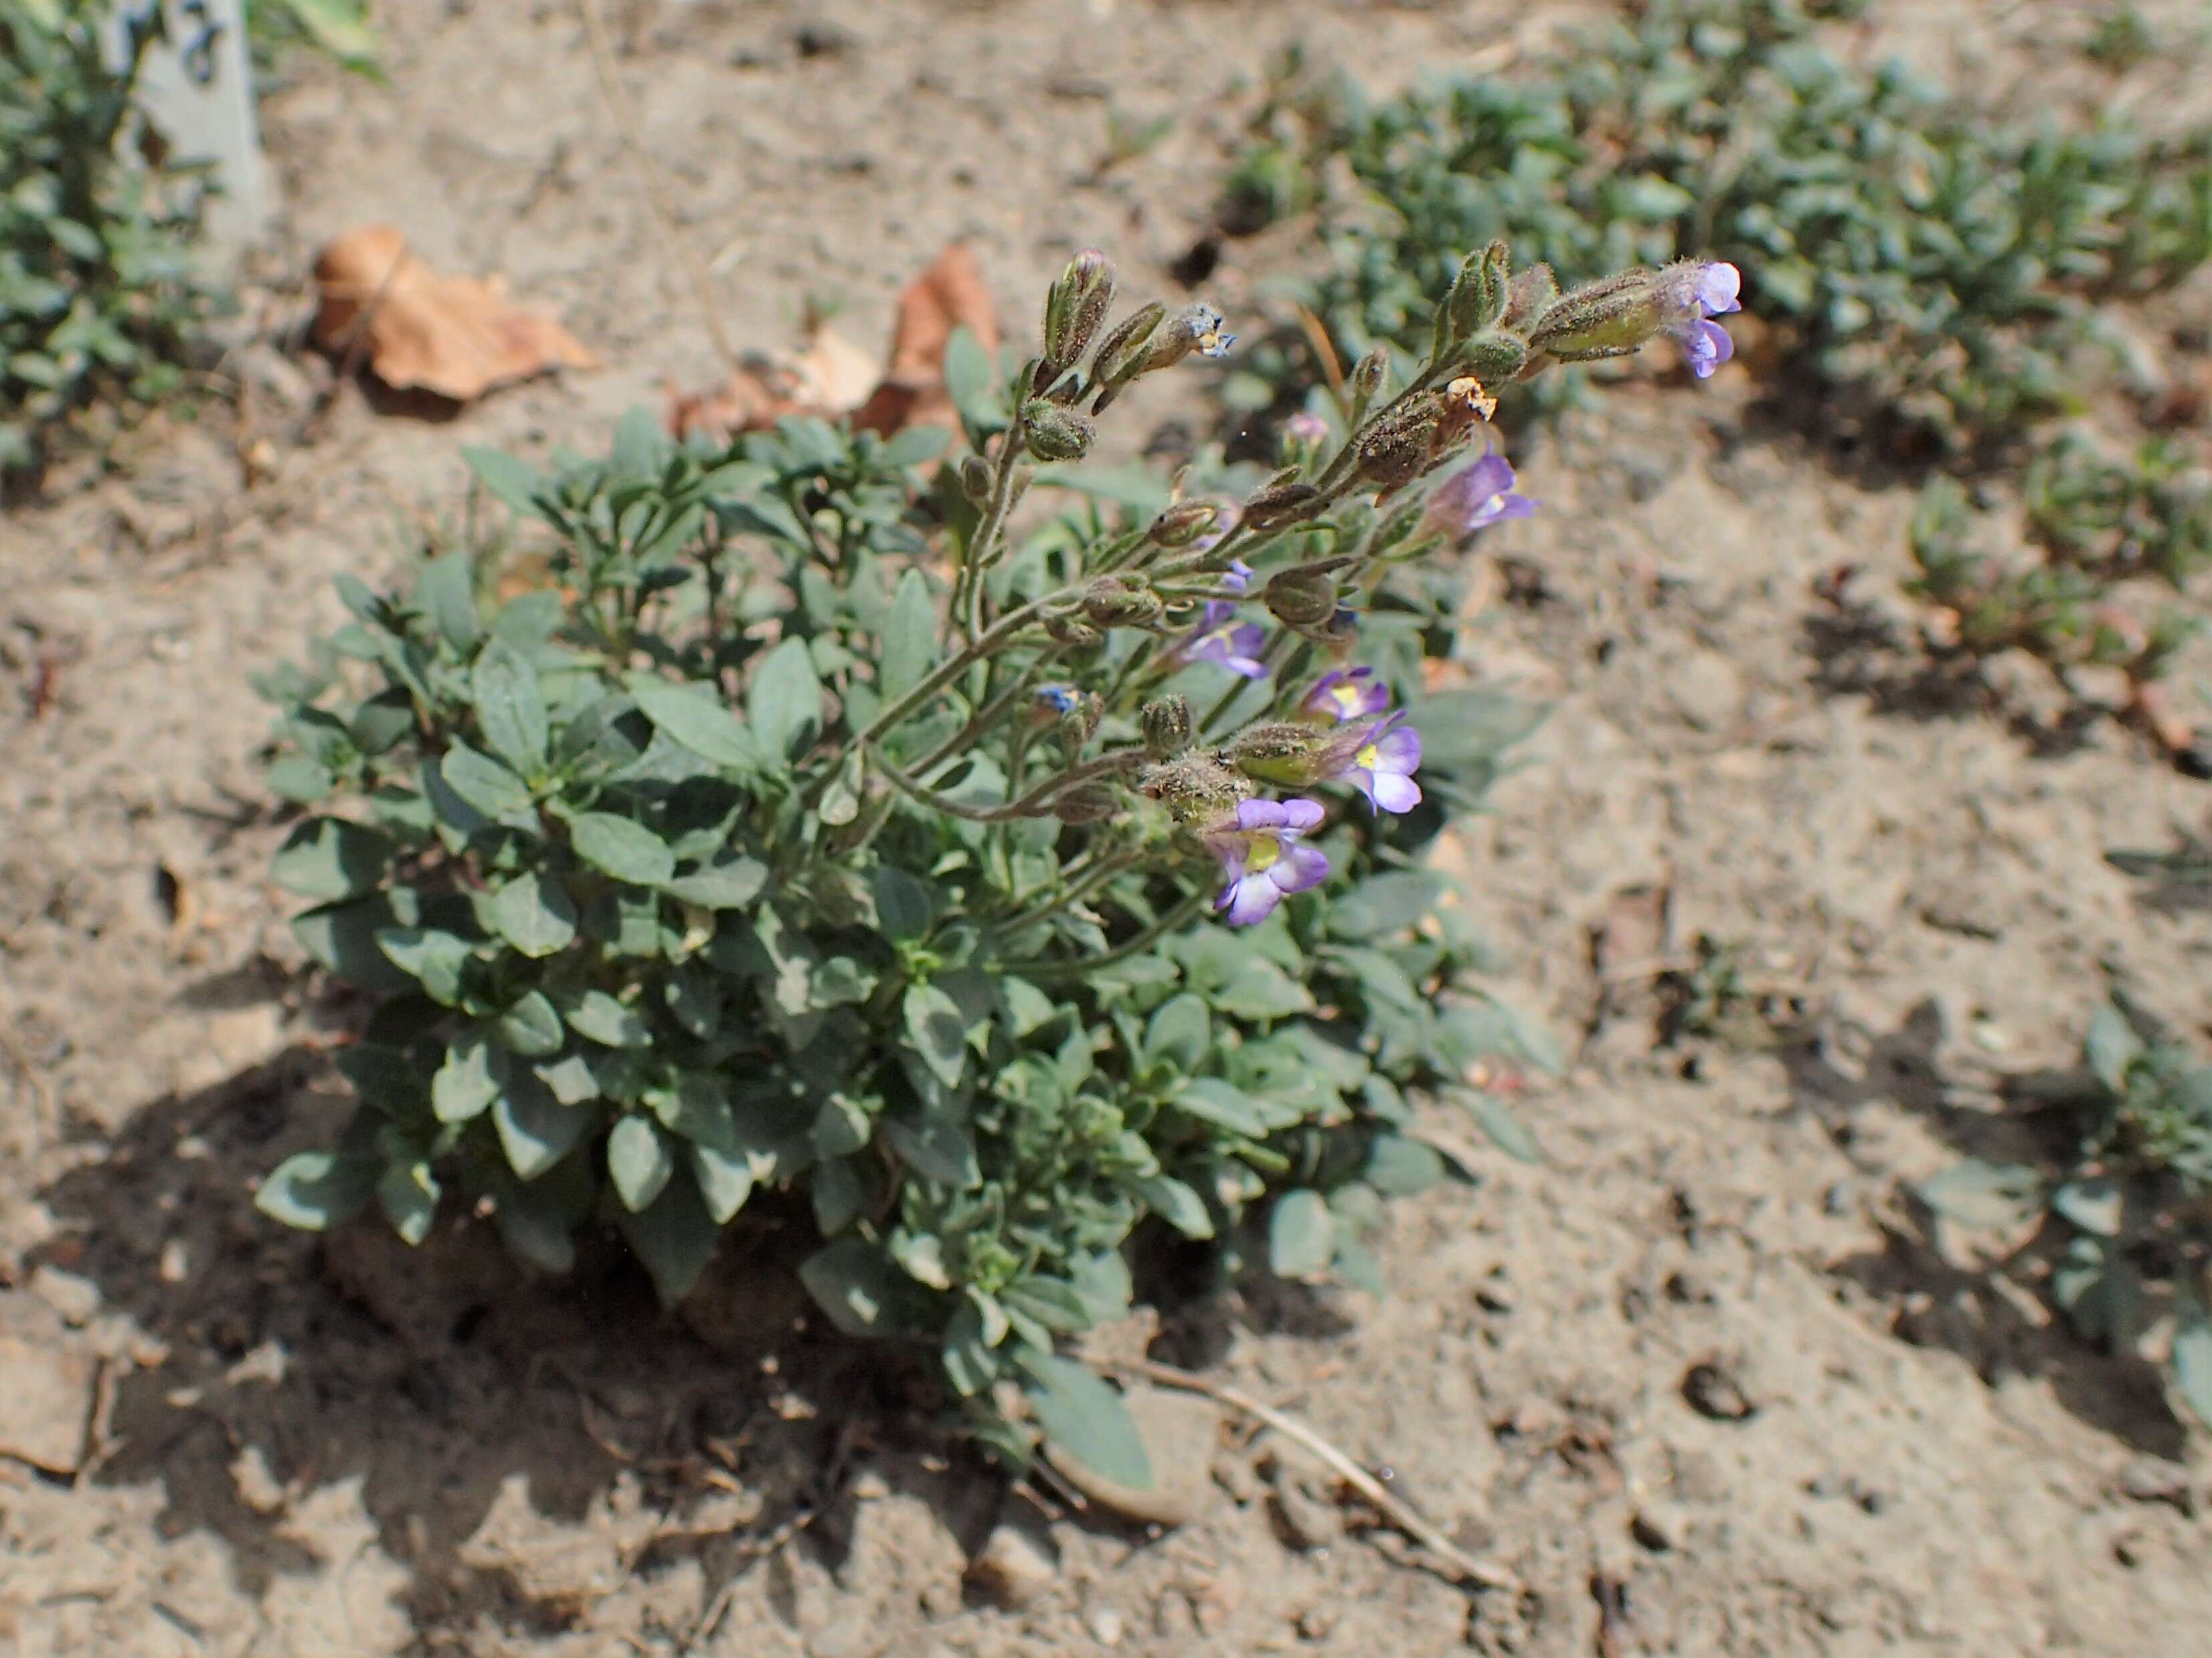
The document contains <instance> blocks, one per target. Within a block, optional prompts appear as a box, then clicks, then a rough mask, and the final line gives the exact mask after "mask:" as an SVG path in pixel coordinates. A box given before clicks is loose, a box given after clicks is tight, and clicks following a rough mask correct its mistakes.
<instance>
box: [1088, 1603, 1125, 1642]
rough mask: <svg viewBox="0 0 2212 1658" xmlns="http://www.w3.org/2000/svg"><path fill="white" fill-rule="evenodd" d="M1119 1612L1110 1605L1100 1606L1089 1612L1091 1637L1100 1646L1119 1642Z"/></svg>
mask: <svg viewBox="0 0 2212 1658" xmlns="http://www.w3.org/2000/svg"><path fill="white" fill-rule="evenodd" d="M1121 1634H1122V1629H1121V1613H1120V1612H1116V1611H1115V1610H1114V1609H1113V1607H1111V1606H1101V1607H1099V1608H1098V1610H1097V1611H1096V1612H1092V1613H1091V1639H1092V1640H1094V1641H1096V1642H1097V1643H1098V1644H1099V1645H1100V1646H1102V1647H1118V1646H1120V1645H1121Z"/></svg>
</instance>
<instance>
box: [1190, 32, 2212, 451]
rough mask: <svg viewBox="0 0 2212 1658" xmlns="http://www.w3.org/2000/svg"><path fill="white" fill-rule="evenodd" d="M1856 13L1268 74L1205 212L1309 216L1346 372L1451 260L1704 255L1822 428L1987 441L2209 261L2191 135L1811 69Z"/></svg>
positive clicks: (2065, 386)
mask: <svg viewBox="0 0 2212 1658" xmlns="http://www.w3.org/2000/svg"><path fill="white" fill-rule="evenodd" d="M1854 9H1856V8H1854V7H1850V6H1845V5H1828V6H1825V7H1823V6H1818V5H1813V6H1802V5H1800V4H1799V3H1797V0H1652V3H1650V4H1649V5H1647V6H1645V7H1644V8H1643V9H1642V10H1641V14H1640V15H1639V16H1638V18H1637V20H1636V21H1634V22H1633V23H1632V24H1619V25H1614V26H1612V27H1607V28H1604V29H1601V30H1599V31H1596V32H1595V33H1590V34H1589V35H1587V36H1586V37H1585V38H1584V39H1581V40H1580V41H1578V42H1577V45H1576V46H1575V47H1574V48H1573V49H1572V50H1571V51H1570V52H1567V53H1565V54H1564V55H1563V56H1561V57H1559V58H1554V59H1551V60H1547V61H1541V62H1539V63H1537V64H1534V66H1533V67H1531V68H1530V69H1529V70H1527V71H1526V72H1523V73H1519V74H1515V75H1511V76H1483V77H1480V78H1476V79H1466V80H1449V81H1443V82H1439V83H1437V84H1435V85H1432V86H1429V87H1425V88H1418V89H1416V90H1413V91H1412V92H1409V93H1407V94H1404V95H1402V96H1400V97H1395V98H1391V99H1388V100H1381V101H1370V100H1368V99H1366V98H1365V97H1364V96H1363V95H1362V94H1361V93H1360V92H1359V90H1358V88H1357V87H1356V86H1353V85H1352V84H1350V83H1349V82H1343V81H1338V82H1333V83H1327V84H1320V85H1316V83H1315V82H1313V81H1312V79H1311V78H1310V76H1307V75H1305V74H1304V72H1303V70H1301V69H1300V68H1299V67H1297V66H1296V65H1293V66H1292V67H1291V69H1289V70H1286V71H1285V75H1284V76H1282V77H1281V79H1280V80H1279V83H1278V85H1277V87H1276V89H1275V91H1274V94H1273V97H1272V98H1271V99H1270V100H1269V101H1268V103H1267V106H1266V107H1265V108H1264V109H1263V111H1262V112H1261V115H1260V117H1259V118H1258V121H1257V124H1256V125H1257V131H1258V133H1259V137H1258V138H1257V140H1256V142H1255V143H1254V144H1253V145H1252V146H1251V147H1250V148H1249V149H1248V151H1247V152H1246V153H1245V155H1243V157H1242V159H1241V160H1240V161H1239V162H1238V164H1237V167H1236V168H1235V170H1234V171H1233V173H1232V174H1231V180H1230V185H1229V191H1230V197H1231V213H1232V216H1233V217H1234V218H1235V219H1237V220H1238V221H1241V222H1246V223H1251V222H1265V221H1267V220H1269V219H1273V218H1276V217H1279V216H1283V215H1285V214H1287V213H1290V212H1293V211H1304V210H1313V211H1315V212H1316V213H1317V214H1318V216H1319V218H1320V223H1321V231H1322V240H1323V241H1324V244H1325V246H1326V249H1327V269H1326V270H1325V271H1324V272H1323V274H1322V276H1320V277H1319V279H1318V280H1317V282H1316V283H1315V284H1314V286H1313V288H1311V290H1310V293H1309V294H1307V295H1305V296H1304V297H1305V299H1306V301H1307V303H1308V304H1309V307H1310V309H1312V310H1313V311H1314V312H1315V313H1316V314H1317V315H1318V316H1319V317H1320V318H1321V319H1322V322H1323V323H1324V325H1326V326H1327V328H1328V331H1329V332H1330V334H1331V335H1332V336H1333V337H1334V339H1335V340H1336V341H1337V342H1338V343H1340V346H1341V347H1342V348H1343V349H1344V350H1345V352H1346V355H1358V354H1359V353H1361V352H1364V351H1365V350H1367V349H1369V348H1370V347H1371V346H1373V345H1375V344H1376V343H1387V344H1389V345H1391V346H1393V347H1395V348H1396V349H1401V350H1416V349H1419V346H1420V345H1421V343H1422V341H1421V330H1422V328H1423V327H1424V326H1425V322H1426V314H1427V313H1426V310H1425V306H1424V305H1423V303H1422V299H1423V295H1425V294H1426V293H1429V292H1432V291H1434V288H1435V285H1436V283H1437V282H1438V280H1439V279H1440V278H1441V276H1443V275H1445V274H1447V273H1448V272H1449V265H1450V263H1451V261H1452V258H1453V253H1452V250H1454V249H1455V248H1462V247H1467V246H1475V245H1479V244H1480V243H1481V242H1483V241H1486V240H1489V239H1490V238H1492V237H1493V236H1502V237H1504V238H1506V239H1508V240H1510V241H1511V242H1512V243H1513V245H1514V246H1516V247H1518V248H1522V249H1523V250H1524V251H1526V252H1528V253H1529V254H1530V255H1532V256H1533V257H1534V258H1538V259H1541V260H1544V261H1546V262H1547V263H1549V264H1551V265H1552V266H1553V269H1554V270H1557V271H1558V272H1559V276H1561V278H1562V279H1563V280H1565V281H1569V282H1581V281H1586V280H1589V279H1590V278H1592V277H1595V276H1599V275H1601V274H1602V273H1603V272H1605V271H1607V270H1618V269H1620V268H1621V267H1622V266H1624V265H1628V264H1638V263H1643V264H1656V263H1659V262H1661V261H1663V260H1666V259H1670V258H1674V257H1676V256H1677V251H1678V250H1679V249H1680V248H1683V247H1697V248H1711V250H1712V251H1713V253H1714V254H1715V256H1716V257H1718V258H1724V259H1729V260H1732V261H1733V262H1735V264H1738V265H1740V266H1741V268H1742V269H1743V270H1744V272H1745V276H1746V292H1745V300H1746V304H1747V306H1748V307H1749V308H1750V309H1751V310H1752V311H1753V312H1754V313H1757V314H1758V315H1759V316H1760V317H1761V318H1762V319H1765V320H1766V321H1768V322H1770V323H1771V324H1773V325H1775V326H1776V328H1777V329H1778V331H1779V334H1780V336H1781V344H1782V346H1783V349H1784V351H1785V352H1786V353H1787V354H1788V355H1789V356H1790V360H1791V361H1792V364H1793V367H1795V368H1796V369H1798V370H1799V371H1801V374H1800V378H1801V379H1802V378H1804V377H1806V376H1807V375H1809V378H1810V380H1811V381H1812V384H1813V385H1814V386H1815V387H1816V388H1817V390H1818V392H1819V396H1820V399H1821V402H1822V406H1823V408H1824V409H1825V410H1827V411H1828V413H1829V414H1830V415H1831V416H1843V417H1847V418H1853V419H1857V418H1863V417H1866V416H1880V417H1881V418H1884V419H1890V420H1896V419H1903V420H1905V421H1906V422H1911V423H1912V424H1914V425H1915V426H1917V427H1918V428H1922V429H1924V430H1926V431H1929V432H1930V433H1932V434H1936V436H1938V437H1940V438H1941V439H1942V440H1943V441H1944V442H1946V443H1948V444H1949V445H1952V446H1967V445H1972V444H1973V443H1975V442H1976V441H1978V440H1984V439H1988V438H1990V437H1995V438H1996V439H1998V440H2002V439H2003V438H2005V437H2006V436H2007V435H2008V434H2009V433H2010V432H2011V431H2012V430H2013V428H2016V427H2018V426H2019V425H2021V423H2022V422H2029V421H2033V420H2036V419H2039V418H2042V417H2044V416H2048V415H2051V414H2053V413H2057V412H2058V411H2061V410H2065V409H2068V408H2069V407H2072V406H2075V404H2076V403H2077V402H2078V394H2077V389H2076V387H2077V381H2078V379H2079V376H2080V374H2081V369H2080V367H2079V365H2078V363H2077V361H2076V359H2077V358H2078V357H2079V356H2080V355H2081V354H2082V353H2084V352H2085V351H2087V350H2090V349H2093V344H2094V342H2095V337H2096V312H2097V307H2098V306H2099V305H2100V304H2101V303H2103V302H2105V301H2108V300H2110V299H2112V298H2114V297H2116V296H2121V295H2141V294H2143V293H2147V292H2150V291H2154V290H2155V289H2158V288H2163V287H2166V286H2168V285H2170V284H2172V283H2173V282H2177V281H2179V279H2181V278H2182V277H2184V276H2187V275H2188V274H2189V273H2190V272H2191V270H2195V269H2196V268H2197V267H2198V266H2200V265H2201V264H2203V263H2204V262H2205V260H2206V259H2207V258H2212V134H2205V133H2198V134H2195V135H2192V136H2191V137H2187V138H2185V139H2179V140H2162V139H2154V138H2150V137H2146V136H2144V135H2143V134H2142V133H2140V132H2137V131H2133V130H2131V129H2130V128H2128V127H2125V126H2124V125H2119V124H2118V123H2117V122H2106V123H2102V124H2100V125H2097V126H2095V127H2093V129H2091V130H2089V131H2080V132H2069V131H2060V130H2057V129H2056V128H2055V127H2054V126H2052V125H2050V124H2048V123H2038V124H2033V125H2017V124H2005V123H2001V122H1996V121H1992V120H1990V119H1989V118H1986V117H1985V116H1984V115H1982V114H1980V113H1978V112H1975V111H1973V110H1972V109H1970V108H1966V107H1964V106H1961V105H1960V103H1959V102H1958V101H1957V100H1955V99H1954V98H1953V97H1952V96H1950V95H1949V94H1948V93H1947V92H1946V91H1945V90H1944V89H1942V88H1939V87H1936V86H1933V85H1931V84H1929V83H1928V82H1925V81H1923V80H1921V79H1919V78H1917V77H1916V76H1913V75H1911V73H1909V72H1908V71H1906V70H1905V69H1904V68H1902V67H1901V66H1899V65H1897V64H1883V65H1881V66H1879V67H1875V68H1872V69H1865V68H1861V67H1859V66H1857V64H1852V63H1850V62H1849V61H1847V60H1845V59H1843V58H1838V57H1835V56H1832V55H1831V54H1830V53H1829V52H1826V51H1825V50H1823V49H1822V47H1821V46H1820V42H1819V39H1818V38H1817V33H1816V20H1817V18H1818V17H1819V16H1821V15H1836V14H1838V13H1840V12H1848V11H1851V10H1854ZM1340 177H1348V179H1349V180H1350V182H1351V184H1352V186H1353V188H1352V189H1350V190H1338V189H1333V188H1331V187H1330V185H1329V182H1328V181H1329V180H1331V179H1336V178H1340ZM1273 373H1276V374H1283V375H1290V374H1294V373H1295V369H1294V367H1293V365H1291V363H1289V362H1288V361H1282V360H1278V361H1277V362H1276V363H1275V365H1274V366H1273Z"/></svg>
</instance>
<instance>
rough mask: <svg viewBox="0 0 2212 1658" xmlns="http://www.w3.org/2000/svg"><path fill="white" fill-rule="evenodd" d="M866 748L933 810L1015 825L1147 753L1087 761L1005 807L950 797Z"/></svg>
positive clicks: (906, 790)
mask: <svg viewBox="0 0 2212 1658" xmlns="http://www.w3.org/2000/svg"><path fill="white" fill-rule="evenodd" d="M863 746H864V748H865V749H866V753H867V756H868V758H869V759H871V760H872V761H874V762H875V763H876V768H877V769H878V771H880V772H882V773H883V774H884V776H886V777H888V778H890V780H891V781H892V782H893V783H894V784H896V786H897V787H898V788H899V790H900V792H901V793H904V794H907V795H909V796H911V797H912V798H913V799H915V800H916V801H918V802H919V803H920V804H921V805H925V806H927V807H929V808H930V809H931V810H933V811H942V812H945V813H948V814H949V815H951V816H952V817H961V818H965V819H966V820H967V821H968V822H969V823H1012V821H1013V820H1014V819H1016V818H1018V817H1040V816H1042V814H1043V812H1044V811H1045V809H1046V808H1047V807H1048V806H1049V805H1051V803H1052V802H1053V801H1054V799H1057V798H1058V797H1059V796H1060V794H1062V793H1065V792H1066V791H1067V790H1068V789H1071V788H1073V787H1074V786H1075V785H1076V784H1078V783H1085V782H1088V781H1090V780H1091V779H1092V778H1094V777H1103V776H1105V775H1107V774H1109V773H1115V772H1121V771H1126V770H1127V769H1128V768H1129V765H1130V762H1132V760H1133V759H1135V758H1139V757H1141V756H1143V754H1144V750H1142V749H1116V750H1115V751H1114V752H1113V753H1111V754H1104V755H1101V756H1098V758H1097V759H1096V760H1089V761H1085V762H1084V763H1083V764H1082V765H1079V766H1078V767H1076V768H1074V769H1073V770H1072V771H1065V772H1062V773H1060V774H1059V775H1058V776H1056V777H1052V778H1048V779H1047V780H1045V781H1043V782H1042V783H1040V784H1038V785H1037V786H1036V787H1035V788H1033V789H1031V790H1030V792H1029V793H1027V794H1024V795H1023V796H1022V797H1021V798H1020V799H1016V800H1009V801H1007V802H1006V804H1005V805H1000V806H971V805H967V804H966V803H965V802H963V801H959V800H955V799H952V798H951V796H950V795H946V794H940V793H938V791H937V790H935V789H933V788H932V787H930V786H929V785H928V784H927V783H925V782H923V781H921V779H919V778H917V777H913V776H909V775H908V774H907V773H905V772H903V771H901V770H900V769H899V768H897V767H896V766H895V765H893V764H892V763H891V762H890V759H889V758H887V757H886V756H885V755H884V751H883V750H881V749H880V748H878V746H877V745H876V744H874V743H872V742H870V743H866V744H863Z"/></svg>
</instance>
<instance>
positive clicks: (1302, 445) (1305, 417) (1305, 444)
mask: <svg viewBox="0 0 2212 1658" xmlns="http://www.w3.org/2000/svg"><path fill="white" fill-rule="evenodd" d="M1327 442H1328V422H1327V421H1325V420H1323V419H1322V417H1321V416H1319V415H1316V414H1315V413H1314V412H1313V411H1312V410H1310V409H1301V410H1298V412H1297V414H1295V415H1293V416H1291V417H1290V419H1288V420H1287V421H1285V422H1283V436H1282V443H1281V448H1280V452H1279V454H1278V456H1277V459H1279V461H1280V462H1281V463H1282V465H1285V466H1294V467H1297V469H1298V470H1299V471H1304V470H1305V469H1306V468H1307V467H1309V466H1310V465H1313V464H1314V462H1315V461H1316V460H1318V459H1320V458H1321V450H1322V445H1323V444H1325V443H1327Z"/></svg>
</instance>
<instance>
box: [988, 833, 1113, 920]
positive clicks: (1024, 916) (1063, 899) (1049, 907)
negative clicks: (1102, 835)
mask: <svg viewBox="0 0 2212 1658" xmlns="http://www.w3.org/2000/svg"><path fill="white" fill-rule="evenodd" d="M1136 861H1137V854H1136V853H1134V852H1121V853H1115V854H1114V856H1112V857H1111V858H1108V859H1103V860H1102V861H1101V862H1100V863H1099V864H1098V865H1097V867H1096V868H1094V869H1092V870H1091V872H1089V873H1088V874H1086V875H1085V876H1083V877H1082V878H1079V879H1078V880H1076V881H1074V882H1072V883H1071V884H1069V885H1067V886H1066V887H1065V888H1063V889H1062V890H1060V891H1059V892H1057V893H1054V895H1053V896H1051V897H1049V898H1047V899H1044V900H1042V902H1038V903H1035V904H1032V905H1030V908H1027V909H1025V910H1020V911H1018V912H1017V913H1016V914H1012V915H1011V916H1009V917H1007V919H1006V920H1004V921H1001V922H1000V923H999V924H998V925H997V926H996V927H995V928H994V931H995V932H997V933H999V935H1000V937H1002V938H1016V937H1018V936H1019V935H1020V934H1021V933H1023V932H1026V931H1028V930H1029V929H1030V927H1033V926H1036V924H1037V923H1038V922H1040V921H1042V920H1048V919H1049V918H1050V917H1052V916H1054V915H1055V914H1059V913H1060V911H1061V910H1064V909H1066V908H1069V907H1070V906H1071V905H1073V904H1076V903H1079V902H1082V901H1083V900H1084V899H1085V898H1087V897H1089V896H1091V894H1092V893H1094V892H1096V891H1097V890H1098V889H1099V888H1100V887H1102V886H1103V885H1105V884H1106V883H1107V882H1109V881H1110V880H1112V879H1113V878H1115V876H1116V875H1119V874H1120V873H1121V872H1122V871H1123V870H1125V869H1127V868H1128V867H1129V865H1132V864H1133V863H1135V862H1136Z"/></svg>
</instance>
